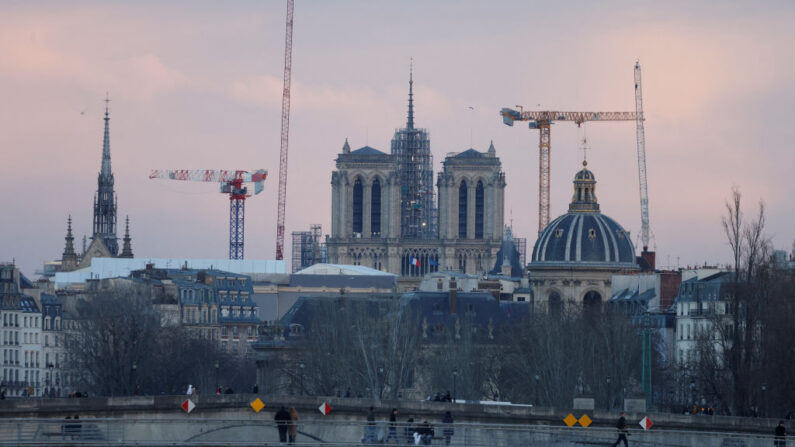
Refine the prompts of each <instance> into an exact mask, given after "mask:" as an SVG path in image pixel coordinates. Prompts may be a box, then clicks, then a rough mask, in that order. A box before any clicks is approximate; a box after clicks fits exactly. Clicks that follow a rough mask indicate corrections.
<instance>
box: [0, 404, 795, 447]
mask: <svg viewBox="0 0 795 447" xmlns="http://www.w3.org/2000/svg"><path fill="white" fill-rule="evenodd" d="M180 416H181V417H170V418H169V419H134V418H132V417H130V418H125V419H91V418H80V419H4V420H0V444H3V445H148V446H161V445H162V446H165V445H169V446H178V445H213V446H254V445H256V446H263V445H277V444H278V443H279V431H280V430H279V428H278V427H277V425H276V424H275V423H274V421H273V419H272V415H271V414H267V413H265V412H262V413H260V414H254V413H252V417H251V418H250V419H243V420H224V419H202V418H194V417H191V416H190V415H185V414H183V415H180ZM427 428H431V429H432V431H433V433H432V434H431V433H430V432H428V431H427V430H426V429H427ZM284 429H285V430H286V429H287V426H284ZM393 429H394V430H393ZM415 433H416V435H415ZM424 435H427V436H428V437H427V438H426V439H427V440H429V442H430V445H445V444H447V439H446V438H447V436H448V435H449V437H450V442H449V445H453V446H471V447H480V446H484V447H485V446H497V447H500V446H505V447H508V446H531V447H532V446H539V447H540V446H547V445H555V446H575V445H576V446H582V445H606V444H612V442H613V441H615V439H616V438H617V434H616V430H615V429H610V428H601V427H599V428H594V427H590V428H583V427H572V428H569V427H565V426H548V425H519V424H513V425H504V424H480V423H469V422H458V423H455V424H443V423H440V422H439V421H438V420H435V421H432V423H430V424H428V425H424V419H423V420H422V421H419V423H414V424H406V423H404V422H401V423H397V424H394V426H391V425H390V423H389V422H387V421H378V422H376V423H374V424H372V425H369V424H368V423H367V422H362V421H346V420H342V419H333V418H332V417H331V416H327V418H323V416H321V415H319V414H318V415H317V416H315V415H314V414H312V415H308V416H307V419H306V420H304V419H301V420H299V421H298V424H297V437H296V442H297V444H298V445H305V446H310V445H321V444H322V445H326V446H328V445H352V444H364V445H369V444H399V445H414V444H415V438H416V437H420V438H422V436H424ZM630 442H631V443H632V444H633V445H643V446H663V445H665V446H681V447H684V446H691V445H698V446H704V447H713V446H714V447H721V446H727V445H729V446H740V445H742V446H746V447H756V446H760V447H761V446H765V447H769V446H771V445H773V437H772V436H749V435H741V434H733V433H717V432H713V433H710V432H688V431H673V430H654V429H651V430H649V431H643V430H642V429H640V428H638V429H630ZM422 443H423V442H422V439H421V440H420V444H422ZM783 445H786V444H782V446H783ZM789 445H790V446H792V445H795V443H790V444H789Z"/></svg>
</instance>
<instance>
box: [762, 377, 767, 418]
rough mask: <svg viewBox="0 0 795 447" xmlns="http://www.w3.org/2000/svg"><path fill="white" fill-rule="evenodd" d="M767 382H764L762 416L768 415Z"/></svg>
mask: <svg viewBox="0 0 795 447" xmlns="http://www.w3.org/2000/svg"><path fill="white" fill-rule="evenodd" d="M765 391H767V382H762V417H767V394H766V393H765Z"/></svg>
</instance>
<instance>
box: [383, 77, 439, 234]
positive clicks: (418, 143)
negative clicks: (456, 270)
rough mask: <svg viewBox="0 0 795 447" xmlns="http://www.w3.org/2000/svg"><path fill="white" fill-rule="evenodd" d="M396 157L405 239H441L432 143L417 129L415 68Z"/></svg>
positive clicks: (394, 145)
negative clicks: (437, 219) (434, 185)
mask: <svg viewBox="0 0 795 447" xmlns="http://www.w3.org/2000/svg"><path fill="white" fill-rule="evenodd" d="M392 155H394V156H395V157H396V158H397V164H398V181H399V182H400V185H401V191H400V235H401V237H404V238H412V239H432V238H435V237H437V236H438V234H437V233H438V231H437V226H436V206H435V202H436V201H435V200H434V188H433V155H431V140H430V137H429V136H428V131H427V130H426V129H417V128H415V127H414V73H413V69H412V71H410V72H409V112H408V117H407V120H406V127H405V128H403V129H398V130H396V131H395V136H394V138H392Z"/></svg>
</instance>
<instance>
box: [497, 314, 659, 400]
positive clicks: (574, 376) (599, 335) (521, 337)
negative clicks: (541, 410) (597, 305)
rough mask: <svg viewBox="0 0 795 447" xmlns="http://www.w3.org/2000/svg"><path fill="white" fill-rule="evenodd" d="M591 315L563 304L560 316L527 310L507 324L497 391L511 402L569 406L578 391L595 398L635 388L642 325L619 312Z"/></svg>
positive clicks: (623, 394)
mask: <svg viewBox="0 0 795 447" xmlns="http://www.w3.org/2000/svg"><path fill="white" fill-rule="evenodd" d="M594 317H595V315H593V314H591V313H588V312H583V309H582V308H581V307H580V306H577V305H576V304H574V303H566V304H565V305H564V307H563V309H562V311H561V312H560V314H559V315H547V314H543V313H540V314H531V315H530V316H529V317H528V319H527V320H526V321H523V322H521V323H519V324H517V325H516V326H514V327H513V328H511V329H510V330H509V333H507V334H506V337H508V339H509V340H511V341H510V343H509V344H508V346H507V351H506V353H505V354H504V355H503V356H502V360H501V367H500V374H499V380H498V383H499V389H500V391H501V393H500V395H501V396H503V397H504V398H506V399H508V400H510V401H512V402H533V403H535V404H536V405H546V406H569V405H571V402H572V399H573V397H574V396H575V394H576V393H577V392H579V391H580V390H582V391H583V392H585V393H589V394H592V395H595V396H596V397H597V398H599V397H601V396H607V395H608V394H609V395H610V400H617V399H618V398H619V397H623V396H625V394H627V393H630V392H632V391H634V390H633V388H635V385H634V384H637V383H639V382H640V380H639V378H640V364H641V343H640V329H639V328H635V327H633V326H632V324H631V322H630V320H629V319H628V318H627V317H626V316H624V315H621V314H619V313H617V312H604V313H602V314H600V315H599V317H598V318H594ZM658 357H659V356H658ZM608 377H610V378H611V383H610V385H608V383H607V378H608ZM608 387H609V388H610V389H608ZM625 390H626V393H625ZM608 392H609V393H608ZM536 397H537V399H536Z"/></svg>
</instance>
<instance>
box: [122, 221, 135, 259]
mask: <svg viewBox="0 0 795 447" xmlns="http://www.w3.org/2000/svg"><path fill="white" fill-rule="evenodd" d="M122 240H123V241H124V244H123V245H122V249H121V254H120V255H119V257H120V258H132V257H133V252H132V238H131V237H130V216H127V220H126V225H125V227H124V239H122Z"/></svg>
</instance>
